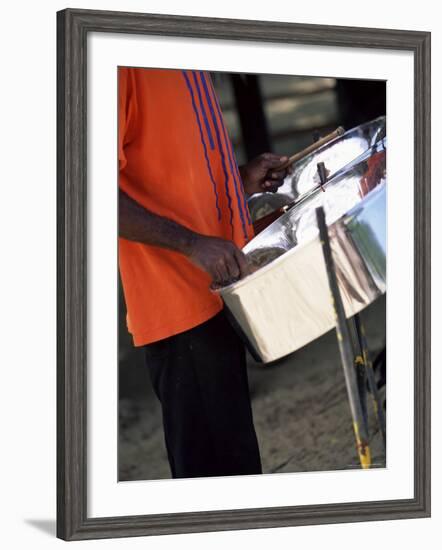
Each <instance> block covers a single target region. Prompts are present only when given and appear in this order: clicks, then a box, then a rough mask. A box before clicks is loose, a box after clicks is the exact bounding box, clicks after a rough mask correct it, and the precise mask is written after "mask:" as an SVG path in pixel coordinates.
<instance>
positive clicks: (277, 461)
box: [118, 73, 386, 481]
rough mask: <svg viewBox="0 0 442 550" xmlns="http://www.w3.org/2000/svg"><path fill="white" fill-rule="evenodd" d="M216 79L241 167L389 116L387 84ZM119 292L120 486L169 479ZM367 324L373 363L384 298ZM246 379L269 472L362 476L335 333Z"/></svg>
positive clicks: (251, 365)
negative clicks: (349, 471)
mask: <svg viewBox="0 0 442 550" xmlns="http://www.w3.org/2000/svg"><path fill="white" fill-rule="evenodd" d="M212 79H213V82H214V85H215V88H216V91H217V94H218V97H219V100H220V103H221V107H222V111H223V114H224V118H225V121H226V124H227V127H228V130H229V134H230V137H231V139H232V142H233V145H234V149H235V154H236V157H237V161H238V164H242V163H244V162H246V161H247V160H250V159H251V158H253V157H255V156H256V155H258V154H260V153H263V152H265V151H272V152H275V153H277V154H281V155H292V154H293V153H296V152H297V151H299V150H301V149H303V148H305V147H307V146H308V145H310V144H311V143H312V141H313V140H314V139H316V138H317V136H318V135H321V136H322V135H325V134H327V133H329V132H331V131H333V130H335V129H336V127H337V126H344V128H345V129H346V130H348V129H350V128H353V127H355V126H358V125H359V124H362V123H364V122H367V121H369V120H372V119H374V118H376V117H378V116H381V115H385V114H386V83H385V82H384V81H368V80H351V79H334V78H319V77H306V76H282V75H251V74H230V73H213V74H212ZM118 292H119V296H118V299H119V325H118V326H119V335H118V358H119V369H118V377H119V411H118V414H119V434H118V436H119V437H118V441H119V444H118V470H119V471H118V479H119V481H128V480H140V479H164V478H169V477H170V472H169V466H168V462H167V455H166V450H165V445H164V439H163V430H162V419H161V408H160V405H159V402H158V401H157V398H156V396H155V395H154V393H153V390H152V387H151V384H150V379H149V375H148V372H147V369H146V367H145V365H144V356H143V354H142V352H141V351H140V350H139V349H137V348H134V347H133V345H132V338H131V336H130V335H129V334H128V332H127V328H126V320H125V317H126V310H125V304H124V297H123V294H122V291H121V284H120V281H119V290H118ZM362 320H363V322H364V323H365V327H366V332H367V339H368V345H369V349H370V355H371V358H372V359H374V358H376V357H377V356H378V354H379V353H380V352H381V351H382V350H383V349H384V348H385V328H386V321H385V297H382V298H380V299H378V300H377V301H376V302H374V303H373V304H372V305H371V306H369V307H368V308H366V309H365V310H364V311H363V312H362ZM248 373H249V386H250V393H251V398H252V407H253V415H254V422H255V428H256V431H257V436H258V440H259V444H260V449H261V458H262V463H263V471H264V473H275V472H281V473H282V472H301V471H319V470H321V471H324V470H337V469H347V468H359V467H360V466H359V461H358V457H357V454H356V450H355V445H354V436H353V431H352V421H351V415H350V410H349V405H348V399H347V394H346V388H345V381H344V374H343V371H342V366H341V363H340V358H339V350H338V346H337V342H336V336H335V333H334V331H330V332H329V333H327V334H326V335H324V336H323V337H321V338H319V339H318V340H316V341H314V342H312V343H311V344H309V345H307V346H305V347H304V348H302V349H300V350H298V351H297V352H295V353H293V354H291V355H290V356H288V357H286V358H284V359H282V360H280V361H278V362H275V363H272V364H270V365H262V364H259V363H256V362H255V361H254V360H253V359H252V358H251V357H248ZM383 391H384V392H385V387H384V388H383ZM369 409H370V406H369ZM369 425H370V433H371V441H370V445H371V448H372V453H373V454H374V456H373V462H374V465H375V466H377V467H385V460H386V457H385V453H384V452H383V450H382V445H381V438H380V435H379V434H378V433H377V426H376V423H375V419H374V417H373V414H372V413H371V414H370V418H369Z"/></svg>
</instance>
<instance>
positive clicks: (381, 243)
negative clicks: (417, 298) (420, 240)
mask: <svg viewBox="0 0 442 550" xmlns="http://www.w3.org/2000/svg"><path fill="white" fill-rule="evenodd" d="M301 180H302V174H301V175H300V176H299V177H298V180H297V181H301ZM324 189H325V192H323V191H321V190H320V189H316V190H310V191H309V192H306V193H304V197H303V198H302V200H300V201H299V202H298V203H297V204H296V205H295V206H294V207H293V208H292V209H290V210H289V211H287V212H286V213H285V214H283V215H282V216H281V217H280V218H279V219H278V220H276V221H275V222H274V223H272V224H271V225H270V226H269V227H267V229H265V230H264V231H263V232H261V233H260V234H259V235H258V236H257V237H255V238H254V239H252V240H251V241H250V242H249V243H248V244H247V245H246V246H245V247H244V249H243V251H244V253H245V254H246V256H247V258H248V261H249V263H250V264H251V265H252V266H254V268H255V269H256V271H255V272H254V273H252V274H251V275H249V276H248V277H246V278H244V279H242V280H240V281H237V282H234V283H233V284H230V285H228V286H225V287H223V288H221V289H219V290H218V292H219V294H220V295H221V297H222V299H223V301H224V303H225V305H226V307H227V309H228V311H229V312H230V313H231V317H232V320H233V322H234V324H235V325H236V326H237V329H238V330H239V331H240V333H241V334H242V336H243V337H244V338H245V340H246V342H247V344H248V347H249V349H250V351H251V352H252V354H253V355H254V356H255V357H256V358H257V359H259V360H261V361H263V362H270V361H274V360H276V359H279V358H281V357H283V356H285V355H287V354H289V353H292V352H294V351H296V350H297V349H299V348H301V347H302V346H304V345H306V344H308V343H309V342H311V341H313V340H315V339H316V338H318V337H319V336H321V335H322V334H324V333H325V332H327V331H329V330H330V329H332V328H333V327H334V313H333V309H332V305H331V301H330V291H329V287H328V280H327V274H326V270H325V265H324V260H323V256H322V248H321V244H320V241H319V236H318V229H317V225H316V215H315V209H316V208H317V207H318V206H323V207H324V211H325V215H326V221H327V225H328V228H329V233H330V238H331V246H332V250H333V256H334V260H335V265H336V272H337V277H338V282H339V287H340V291H341V295H342V299H343V302H344V308H345V313H346V315H347V317H350V316H352V315H354V314H356V313H357V312H359V311H361V310H362V309H363V308H364V307H366V306H367V305H369V304H370V303H371V302H373V301H374V300H375V299H376V298H377V297H378V296H380V295H381V294H383V293H384V292H385V290H386V268H385V258H386V138H383V139H380V140H376V141H375V144H374V145H372V146H371V147H370V148H369V149H367V150H366V151H365V152H364V153H362V154H361V155H359V156H358V157H357V158H356V159H355V160H353V161H352V162H350V163H349V164H347V166H345V168H342V169H341V170H337V171H336V173H335V175H334V176H333V177H332V178H331V179H330V180H329V181H328V182H327V183H326V184H325V187H324Z"/></svg>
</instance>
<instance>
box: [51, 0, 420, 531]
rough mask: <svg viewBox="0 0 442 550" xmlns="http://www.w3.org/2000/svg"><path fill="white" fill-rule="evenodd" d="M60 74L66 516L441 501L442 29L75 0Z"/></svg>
mask: <svg viewBox="0 0 442 550" xmlns="http://www.w3.org/2000/svg"><path fill="white" fill-rule="evenodd" d="M57 87H58V89H57V195H58V199H57V228H58V242H57V254H58V262H57V269H58V273H57V281H58V283H57V299H58V304H57V311H58V322H57V328H58V337H57V342H58V349H57V536H58V537H60V538H62V539H64V540H81V539H96V538H111V537H128V536H143V535H157V534H171V533H190V532H201V531H220V530H229V529H252V528H268V527H283V526H296V525H312V524H321V523H339V522H356V521H369V520H382V519H404V518H418V517H427V516H429V515H430V33H428V32H417V31H407V30H387V29H374V28H353V27H332V26H323V25H315V24H309V25H305V24H302V25H300V24H294V23H276V22H267V21H252V20H233V19H209V18H200V17H181V16H169V15H159V14H155V15H153V14H141V13H123V12H106V11H92V10H77V9H66V10H63V11H61V12H58V14H57ZM387 149H388V154H387ZM387 289H388V292H387ZM387 364H388V368H387ZM387 403H388V405H387Z"/></svg>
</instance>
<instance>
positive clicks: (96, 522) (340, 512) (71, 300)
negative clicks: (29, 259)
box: [57, 9, 431, 540]
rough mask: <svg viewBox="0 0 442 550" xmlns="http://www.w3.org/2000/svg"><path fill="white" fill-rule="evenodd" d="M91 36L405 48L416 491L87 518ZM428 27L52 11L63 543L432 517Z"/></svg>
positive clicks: (59, 514) (59, 474)
mask: <svg viewBox="0 0 442 550" xmlns="http://www.w3.org/2000/svg"><path fill="white" fill-rule="evenodd" d="M91 32H100V33H125V34H146V35H149V34H150V35H158V36H173V37H188V38H208V39H219V40H227V39H228V40H240V41H258V42H260V41H262V42H269V43H286V44H307V45H318V46H332V47H347V48H348V47H351V48H374V49H384V50H406V51H410V52H412V54H413V57H414V192H415V195H414V196H415V202H414V223H415V240H414V257H415V265H414V498H411V499H400V500H384V501H367V502H350V503H335V504H320V505H301V506H284V507H267V508H249V509H230V510H208V511H201V512H183V513H171V514H165V513H159V514H148V515H127V516H110V517H99V518H92V517H88V516H87V492H88V472H87V395H88V388H87V346H88V333H87V331H88V319H87V282H88V272H87V268H88V266H87V223H86V220H87V206H88V205H87V36H88V33H91ZM430 40H431V36H430V33H428V32H417V31H406V30H388V29H373V28H356V27H337V26H326V25H314V24H295V23H277V22H268V21H253V20H233V19H213V18H202V17H184V16H169V15H159V14H142V13H124V12H107V11H93V10H79V9H66V10H63V11H61V12H58V13H57V256H58V258H57V536H58V537H59V538H62V539H64V540H81V539H96V538H111V537H128V536H144V535H159V534H172V533H192V532H203V531H221V530H231V529H251V528H269V527H286V526H296V525H316V524H325V523H341V522H359V521H369V520H371V521H373V520H387V519H406V518H418V517H428V516H429V515H430V476H431V472H430V406H431V405H430V298H431V289H430V247H431V241H430V225H431V223H430V145H431V136H430V129H431V127H430Z"/></svg>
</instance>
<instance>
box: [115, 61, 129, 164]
mask: <svg viewBox="0 0 442 550" xmlns="http://www.w3.org/2000/svg"><path fill="white" fill-rule="evenodd" d="M128 76H129V75H128V70H127V68H126V67H120V68H119V69H118V168H119V171H120V174H121V172H122V171H123V170H124V168H125V167H126V165H127V158H126V154H125V151H124V148H125V145H126V143H127V130H128V128H127V125H128V113H129V98H130V95H129V89H128V88H129V78H128Z"/></svg>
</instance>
